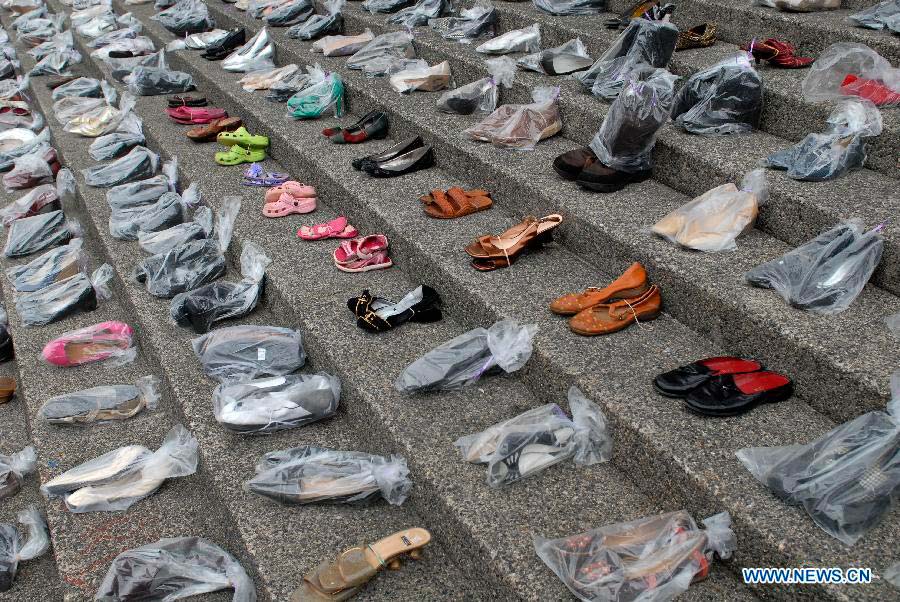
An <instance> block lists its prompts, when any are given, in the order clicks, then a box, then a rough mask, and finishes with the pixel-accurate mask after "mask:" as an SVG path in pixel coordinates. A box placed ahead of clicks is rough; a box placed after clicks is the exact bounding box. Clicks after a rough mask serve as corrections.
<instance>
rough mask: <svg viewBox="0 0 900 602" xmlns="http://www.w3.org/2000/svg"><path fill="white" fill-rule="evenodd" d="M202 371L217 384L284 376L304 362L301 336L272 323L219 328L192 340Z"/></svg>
mask: <svg viewBox="0 0 900 602" xmlns="http://www.w3.org/2000/svg"><path fill="white" fill-rule="evenodd" d="M191 345H192V346H193V349H194V353H195V354H196V356H197V359H199V360H200V363H201V364H202V365H203V371H204V372H205V373H206V375H207V376H209V377H210V378H212V379H214V380H217V381H219V382H220V383H229V382H241V381H249V380H253V379H257V378H260V377H266V376H284V375H286V374H290V373H291V372H294V371H295V370H299V369H300V368H302V367H303V365H304V364H305V363H306V351H305V350H304V349H303V335H302V334H300V332H298V331H294V330H290V329H288V328H276V327H274V326H255V325H246V326H229V327H226V328H218V329H216V330H213V331H211V332H209V333H207V334H204V335H203V336H200V337H197V338H196V339H194V340H193V341H192V342H191Z"/></svg>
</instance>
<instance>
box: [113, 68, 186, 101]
mask: <svg viewBox="0 0 900 602" xmlns="http://www.w3.org/2000/svg"><path fill="white" fill-rule="evenodd" d="M123 81H124V82H125V83H126V84H128V91H129V92H131V93H132V94H136V95H138V96H159V95H161V94H179V93H181V92H190V91H191V90H195V89H196V88H197V87H196V86H195V85H194V78H193V77H191V75H190V74H188V73H185V72H184V71H174V70H172V69H168V68H166V69H156V68H154V67H136V68H135V69H134V71H132V72H131V73H130V74H129V75H127V76H126V77H125V79H124V80H123Z"/></svg>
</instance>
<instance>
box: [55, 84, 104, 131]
mask: <svg viewBox="0 0 900 602" xmlns="http://www.w3.org/2000/svg"><path fill="white" fill-rule="evenodd" d="M76 81H77V80H76ZM72 83H74V82H72ZM99 87H100V94H99V95H98V96H70V95H66V96H63V97H62V98H60V99H58V100H56V101H55V102H54V103H53V116H54V117H55V118H56V120H57V121H58V122H59V123H61V124H63V125H65V124H66V123H68V122H69V121H71V120H72V119H74V118H76V117H78V116H81V115H85V114H88V113H90V112H91V111H94V110H96V109H98V108H100V107H105V106H112V105H114V104H116V101H117V99H118V94H117V93H116V89H115V88H113V87H112V85H110V84H109V83H108V82H105V81H104V82H101V83H100V84H99Z"/></svg>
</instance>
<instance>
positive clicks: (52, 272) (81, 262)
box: [6, 238, 88, 293]
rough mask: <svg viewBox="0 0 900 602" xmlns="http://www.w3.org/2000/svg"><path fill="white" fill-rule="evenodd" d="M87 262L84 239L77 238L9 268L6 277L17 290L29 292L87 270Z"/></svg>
mask: <svg viewBox="0 0 900 602" xmlns="http://www.w3.org/2000/svg"><path fill="white" fill-rule="evenodd" d="M87 264H88V259H87V255H86V253H85V252H84V249H83V240H82V239H80V238H76V239H73V240H72V241H71V242H70V243H69V244H67V245H65V246H62V247H58V248H56V249H52V250H50V251H47V252H46V253H44V254H43V255H40V256H38V257H36V258H35V259H33V260H31V261H29V262H28V263H24V264H19V265H15V266H12V267H10V268H8V269H7V270H6V277H7V278H8V279H9V281H10V283H11V284H12V285H13V288H14V289H15V290H16V291H17V292H20V293H28V292H33V291H38V290H41V289H43V288H45V287H47V286H50V285H51V284H53V283H54V282H60V281H62V280H66V279H67V278H71V277H72V276H75V275H76V274H79V273H81V272H84V271H86V270H87Z"/></svg>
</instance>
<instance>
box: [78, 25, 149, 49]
mask: <svg viewBox="0 0 900 602" xmlns="http://www.w3.org/2000/svg"><path fill="white" fill-rule="evenodd" d="M143 28H144V26H143V25H142V24H141V23H140V22H138V23H137V25H130V26H128V27H124V28H122V29H117V30H115V31H110V32H109V33H105V34H103V35H102V36H97V37H96V38H94V39H93V40H88V42H87V43H86V44H85V45H86V46H87V47H88V48H103V47H104V46H108V45H110V44H112V43H114V42H121V41H122V40H133V39H135V38H137V37H138V34H139V33H140V32H141V30H142V29H143Z"/></svg>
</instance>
